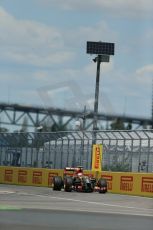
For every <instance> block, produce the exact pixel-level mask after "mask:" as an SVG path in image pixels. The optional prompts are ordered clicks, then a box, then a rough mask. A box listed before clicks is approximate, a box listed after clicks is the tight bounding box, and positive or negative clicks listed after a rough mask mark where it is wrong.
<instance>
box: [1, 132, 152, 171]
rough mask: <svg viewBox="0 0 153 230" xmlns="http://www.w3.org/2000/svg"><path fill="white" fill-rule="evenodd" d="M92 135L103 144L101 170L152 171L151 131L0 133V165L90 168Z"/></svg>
mask: <svg viewBox="0 0 153 230" xmlns="http://www.w3.org/2000/svg"><path fill="white" fill-rule="evenodd" d="M95 137H96V144H102V145H103V162H102V164H103V165H102V168H103V170H105V171H117V172H119V171H127V172H153V130H130V131H112V130H102V131H96V133H93V131H71V132H70V131H67V132H65V131H64V132H52V133H36V132H35V133H30V132H29V133H0V165H1V166H4V165H5V166H18V167H39V168H51V169H62V168H64V167H66V166H71V167H75V166H77V165H82V166H83V167H84V168H85V169H91V156H92V144H93V140H95Z"/></svg>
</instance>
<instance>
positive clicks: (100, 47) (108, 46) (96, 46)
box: [87, 41, 115, 55]
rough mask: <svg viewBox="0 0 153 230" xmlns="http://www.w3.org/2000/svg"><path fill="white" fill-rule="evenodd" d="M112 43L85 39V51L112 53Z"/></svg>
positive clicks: (90, 52)
mask: <svg viewBox="0 0 153 230" xmlns="http://www.w3.org/2000/svg"><path fill="white" fill-rule="evenodd" d="M114 46H115V45H114V43H109V42H90V41H87V53H89V54H106V55H114Z"/></svg>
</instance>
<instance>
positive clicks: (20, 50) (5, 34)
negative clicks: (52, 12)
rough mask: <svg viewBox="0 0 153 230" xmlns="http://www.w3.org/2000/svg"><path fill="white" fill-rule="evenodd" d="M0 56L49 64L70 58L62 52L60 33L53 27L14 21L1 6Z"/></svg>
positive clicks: (11, 59)
mask: <svg viewBox="0 0 153 230" xmlns="http://www.w3.org/2000/svg"><path fill="white" fill-rule="evenodd" d="M0 22H1V23H0V59H2V60H8V61H13V62H15V63H24V64H32V65H35V66H40V67H41V66H43V67H46V66H50V65H51V64H56V63H63V62H65V61H68V60H70V59H72V58H73V55H74V54H73V52H70V51H65V47H64V45H63V38H62V36H61V33H60V32H59V31H58V30H57V29H56V28H54V27H49V26H46V25H44V24H41V23H37V22H34V21H27V20H24V21H22V20H17V19H16V18H14V17H13V16H11V15H9V14H8V13H7V12H6V11H5V10H4V9H3V8H2V7H0Z"/></svg>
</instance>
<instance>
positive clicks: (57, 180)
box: [53, 176, 63, 191]
mask: <svg viewBox="0 0 153 230" xmlns="http://www.w3.org/2000/svg"><path fill="white" fill-rule="evenodd" d="M62 187H63V180H62V177H61V176H55V177H54V178H53V190H55V191H61V189H62Z"/></svg>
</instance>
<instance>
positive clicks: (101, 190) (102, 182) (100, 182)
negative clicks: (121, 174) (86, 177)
mask: <svg viewBox="0 0 153 230" xmlns="http://www.w3.org/2000/svg"><path fill="white" fill-rule="evenodd" d="M98 187H99V193H106V192H107V180H106V179H104V178H100V179H99V180H98Z"/></svg>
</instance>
